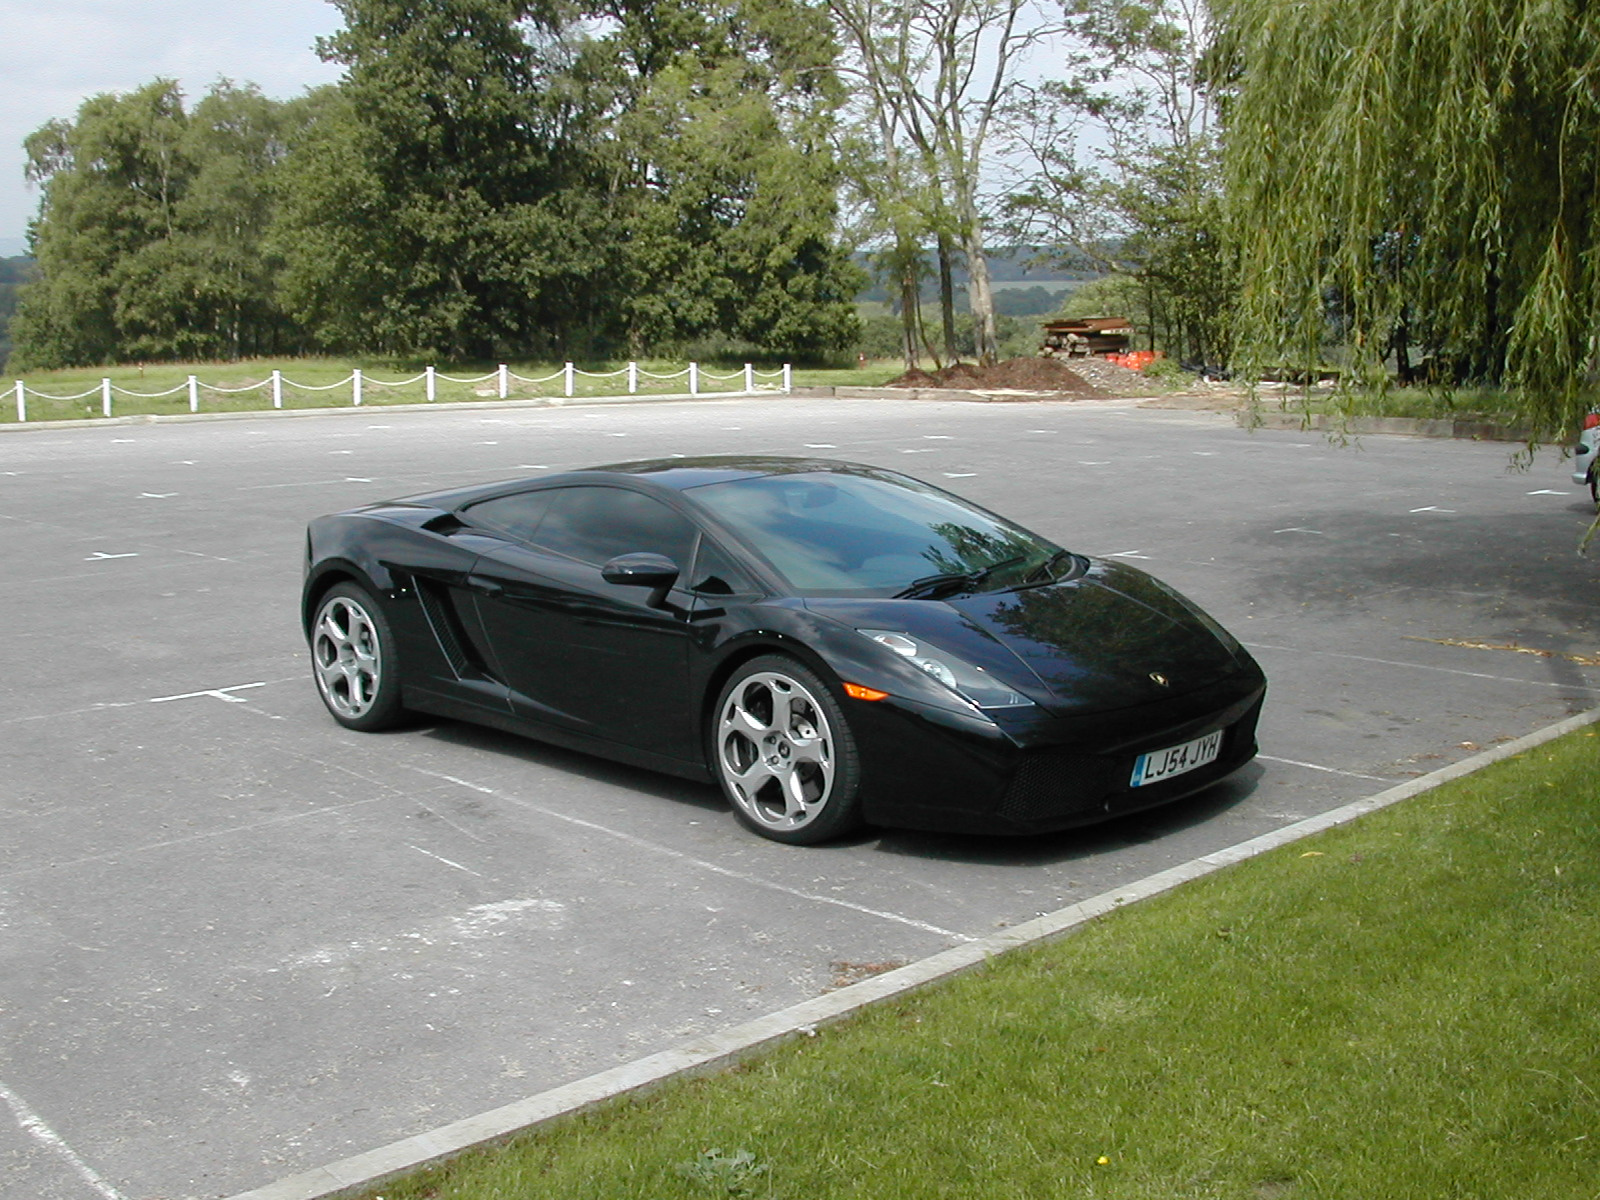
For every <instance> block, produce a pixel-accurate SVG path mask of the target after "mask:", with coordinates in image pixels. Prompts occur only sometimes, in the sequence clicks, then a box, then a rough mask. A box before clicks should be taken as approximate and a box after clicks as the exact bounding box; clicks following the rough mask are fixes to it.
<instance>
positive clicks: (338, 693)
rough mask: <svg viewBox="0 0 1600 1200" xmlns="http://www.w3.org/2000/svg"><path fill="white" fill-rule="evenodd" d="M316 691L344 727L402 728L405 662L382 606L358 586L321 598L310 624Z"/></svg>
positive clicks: (365, 729) (333, 590) (337, 587)
mask: <svg viewBox="0 0 1600 1200" xmlns="http://www.w3.org/2000/svg"><path fill="white" fill-rule="evenodd" d="M311 663H312V669H313V670H314V671H315V672H316V679H317V692H318V694H320V695H321V696H322V703H323V704H325V705H327V707H328V712H330V713H331V714H332V715H333V719H334V720H335V721H337V722H339V724H341V725H343V726H345V727H346V728H349V729H359V730H361V731H362V732H365V733H370V732H374V731H376V730H379V729H387V728H389V727H390V726H392V725H395V724H398V723H399V721H400V719H401V716H402V715H403V714H402V710H401V707H400V662H399V656H398V654H397V653H396V651H395V644H394V634H393V633H392V632H391V631H390V629H389V621H388V619H387V618H386V617H385V616H384V614H383V609H382V608H380V607H379V606H378V602H377V601H376V600H374V599H373V598H372V596H371V595H370V594H369V593H368V592H367V591H366V589H365V588H361V587H357V586H356V585H355V584H353V583H340V584H336V585H335V586H334V587H333V588H331V589H330V590H329V591H328V594H327V595H326V596H324V597H323V598H322V603H321V604H320V605H319V606H318V608H317V619H316V620H315V621H313V622H312V625H311Z"/></svg>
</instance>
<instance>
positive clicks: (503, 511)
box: [461, 491, 555, 542]
mask: <svg viewBox="0 0 1600 1200" xmlns="http://www.w3.org/2000/svg"><path fill="white" fill-rule="evenodd" d="M554 495H555V493H554V492H549V491H544V492H518V493H517V494H516V495H515V496H499V497H496V498H495V499H493V500H484V501H482V502H481V503H478V504H474V505H472V506H470V507H469V508H467V509H465V510H464V511H463V512H462V514H461V515H462V516H464V517H465V518H466V519H467V520H469V521H471V522H472V523H473V524H474V525H481V526H483V527H484V528H485V529H492V530H494V532H496V533H503V534H506V535H507V536H509V537H514V538H516V539H517V540H518V541H522V542H531V541H533V539H534V535H535V533H537V531H538V529H539V522H540V521H542V520H543V519H544V514H545V512H546V511H547V510H548V509H549V507H550V499H551V497H552V496H554Z"/></svg>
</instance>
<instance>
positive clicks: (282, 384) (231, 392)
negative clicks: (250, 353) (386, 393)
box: [13, 362, 794, 422]
mask: <svg viewBox="0 0 1600 1200" xmlns="http://www.w3.org/2000/svg"><path fill="white" fill-rule="evenodd" d="M579 376H582V377H583V378H585V379H622V378H626V380H627V389H628V390H627V393H626V394H627V395H629V396H634V395H637V394H638V393H639V387H640V381H641V380H646V381H655V382H658V383H665V382H670V381H672V380H674V379H684V380H687V387H688V394H689V395H690V396H699V395H701V394H703V391H702V387H703V385H705V384H712V385H715V384H725V383H731V382H734V381H737V382H738V384H739V385H740V386H737V387H735V388H731V389H726V388H717V389H714V390H715V391H716V392H717V393H718V394H721V395H743V394H746V393H755V392H758V391H763V390H765V391H780V392H783V393H785V394H787V393H788V392H790V391H792V390H793V388H794V373H793V368H792V367H791V366H790V364H788V363H784V364H783V366H782V367H781V368H779V369H778V370H776V371H758V370H756V369H755V367H754V366H753V365H752V364H750V363H745V364H744V369H743V370H742V371H733V372H730V373H729V374H727V375H717V374H713V373H712V372H710V371H705V370H702V369H701V367H700V365H699V364H698V363H690V364H689V365H688V366H686V367H685V368H684V369H683V370H681V371H672V372H669V373H668V374H665V375H658V374H655V373H653V372H651V371H646V370H643V369H642V368H641V367H640V366H639V364H638V363H636V362H630V363H629V364H628V365H627V366H625V367H621V368H619V369H617V370H615V371H584V370H580V369H579V368H578V367H577V366H575V365H574V364H572V363H565V364H563V365H562V367H561V369H560V370H559V371H556V372H554V373H552V374H550V375H545V376H541V377H539V378H530V377H529V376H526V375H518V374H517V373H516V372H515V371H513V370H512V369H511V368H510V367H509V366H507V365H506V364H505V363H501V364H500V366H499V367H497V368H496V369H495V370H493V371H490V372H489V373H488V374H487V375H474V376H470V377H467V378H460V377H458V376H454V375H444V374H441V373H440V372H439V371H438V369H437V368H435V367H424V368H423V370H422V373H421V374H420V375H414V376H412V377H411V378H410V379H396V380H386V379H374V378H372V377H371V376H369V375H367V374H366V373H365V372H363V371H361V370H360V369H359V368H358V369H355V370H352V371H351V372H350V374H349V375H347V376H346V377H345V378H343V379H340V380H338V381H337V382H334V383H327V384H309V383H296V382H294V381H293V380H292V379H288V378H286V377H285V376H284V374H283V372H282V371H281V370H274V371H273V372H272V375H271V376H270V377H269V378H267V379H263V380H260V381H258V382H256V383H247V384H245V385H244V386H243V387H222V386H220V385H218V384H212V383H202V382H201V381H200V379H199V378H198V377H197V376H194V375H191V376H189V377H188V379H186V380H185V381H184V382H183V383H180V384H178V385H177V386H176V387H172V388H168V389H167V390H166V391H164V392H136V391H132V390H130V389H128V388H125V387H120V386H118V385H117V384H114V383H112V382H111V380H110V378H109V377H108V378H104V379H102V380H101V381H100V382H99V383H98V384H96V385H95V386H94V387H92V388H90V389H89V390H88V391H85V392H77V393H74V394H73V395H70V396H59V395H56V394H54V393H52V392H43V391H40V390H39V389H38V388H33V387H29V386H28V385H27V384H26V383H24V382H23V381H22V380H20V379H19V380H17V382H16V387H15V388H14V393H13V394H14V399H15V401H16V408H17V420H18V421H19V422H26V421H27V420H28V397H29V396H32V397H34V398H35V399H38V400H51V401H57V402H72V401H77V400H86V399H89V398H91V397H94V396H98V397H99V398H100V415H101V416H103V417H109V416H112V415H113V411H112V410H113V397H114V396H126V397H128V398H130V399H138V400H163V399H166V398H167V397H168V396H177V395H180V394H187V399H188V404H189V411H190V412H192V413H197V412H199V411H200V398H201V393H202V392H211V393H215V394H216V395H219V396H239V395H244V394H245V393H247V392H260V391H263V390H265V391H266V392H267V394H268V395H269V396H270V397H271V402H272V407H273V408H282V407H283V401H284V394H285V391H286V390H288V391H296V392H336V391H340V390H341V389H345V388H348V389H349V393H350V404H351V406H352V407H360V406H361V404H362V403H363V400H364V397H365V390H366V389H368V388H382V389H385V390H392V389H396V388H407V387H415V386H416V385H417V384H419V383H420V384H422V387H423V394H424V395H425V396H426V397H427V403H429V404H432V403H434V402H435V401H436V400H437V398H438V394H439V384H441V383H452V384H457V385H459V386H468V387H476V386H477V385H479V384H484V383H492V384H493V385H494V388H493V391H494V395H495V397H496V398H497V399H500V400H505V399H507V398H508V397H509V396H510V394H511V384H512V383H513V381H514V382H516V383H522V384H527V385H529V386H532V387H539V386H541V385H543V384H547V383H555V382H556V381H558V380H559V381H560V383H561V396H562V398H563V399H570V398H572V397H573V396H575V395H577V388H578V377H579ZM762 380H775V381H776V382H775V383H765V384H764V383H762V382H761V381H762ZM484 394H487V393H484ZM586 398H594V399H604V398H607V397H606V396H605V395H602V394H597V395H595V396H593V397H586ZM611 398H616V397H611Z"/></svg>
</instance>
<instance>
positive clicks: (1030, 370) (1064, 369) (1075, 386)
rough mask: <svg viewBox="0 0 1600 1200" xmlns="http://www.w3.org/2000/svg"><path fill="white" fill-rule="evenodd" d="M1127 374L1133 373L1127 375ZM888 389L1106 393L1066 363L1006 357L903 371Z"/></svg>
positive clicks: (1068, 393)
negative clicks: (981, 363) (977, 363)
mask: <svg viewBox="0 0 1600 1200" xmlns="http://www.w3.org/2000/svg"><path fill="white" fill-rule="evenodd" d="M1129 374H1130V375H1132V374H1136V372H1132V371H1130V372H1129ZM888 386H889V387H903V388H928V387H938V388H959V389H963V390H966V391H1020V392H1053V393H1056V394H1058V395H1068V396H1103V395H1105V394H1106V393H1105V392H1104V391H1102V390H1101V389H1100V388H1097V387H1096V386H1095V385H1094V384H1092V383H1090V382H1089V381H1088V380H1086V379H1085V378H1084V377H1083V376H1082V375H1080V374H1079V373H1078V372H1077V371H1075V370H1073V368H1071V367H1069V366H1067V364H1066V363H1063V362H1059V361H1057V360H1056V359H1053V358H1010V359H1007V360H1006V361H1005V362H1001V363H995V364H994V366H992V367H979V366H974V365H973V364H972V363H965V362H954V363H951V364H950V365H949V366H948V367H944V368H942V369H940V370H938V371H935V372H933V373H932V374H930V373H928V372H927V371H921V370H911V371H907V372H906V373H905V374H904V375H902V376H900V377H899V378H898V379H891V380H890V381H889V383H888Z"/></svg>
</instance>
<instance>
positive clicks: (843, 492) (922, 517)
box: [689, 472, 1059, 595]
mask: <svg viewBox="0 0 1600 1200" xmlns="http://www.w3.org/2000/svg"><path fill="white" fill-rule="evenodd" d="M689 494H690V495H691V496H693V498H694V499H695V500H696V501H697V502H698V503H700V504H703V505H704V506H705V507H706V508H707V509H709V510H710V511H711V512H713V513H715V514H716V516H717V517H719V518H720V519H721V520H723V521H725V522H726V523H727V524H728V525H729V526H730V527H732V528H733V529H734V530H735V531H736V532H737V533H738V534H739V535H740V536H741V537H742V538H743V539H744V540H745V541H746V542H748V543H749V545H750V546H752V547H753V548H754V549H756V550H757V551H759V552H760V553H761V554H762V555H763V556H764V557H765V558H766V559H767V561H768V562H770V563H771V564H772V565H773V566H774V567H776V568H777V570H778V572H779V573H780V574H781V575H783V576H784V577H785V578H786V579H787V580H788V581H789V583H790V585H791V586H792V587H794V588H795V589H796V590H797V591H802V592H814V593H818V594H830V595H892V594H894V593H895V592H898V591H900V590H902V589H904V588H906V587H908V586H910V585H911V583H912V582H913V581H915V580H918V579H923V578H925V577H927V576H929V575H933V574H940V573H945V572H949V573H960V574H969V573H972V572H978V571H982V570H984V569H986V568H989V567H993V566H995V565H996V564H997V563H1002V564H1008V565H1006V566H1005V568H1004V569H1003V570H997V571H995V572H994V576H995V577H994V578H993V579H986V580H985V581H984V582H983V584H982V586H983V587H985V588H989V587H1000V586H1010V585H1013V584H1016V583H1018V582H1019V581H1021V580H1022V579H1024V578H1026V577H1027V576H1028V575H1029V573H1030V572H1034V571H1036V570H1038V569H1039V568H1040V566H1041V565H1042V564H1044V563H1047V562H1048V561H1049V560H1050V559H1051V557H1052V556H1053V555H1055V554H1057V553H1058V551H1059V547H1057V546H1055V545H1053V544H1052V543H1050V542H1047V541H1045V540H1044V539H1043V538H1039V537H1035V536H1034V535H1033V534H1031V533H1028V532H1027V531H1026V530H1023V529H1019V528H1017V527H1016V526H1015V525H1012V524H1010V523H1009V522H1006V521H1002V520H1000V519H999V518H997V517H993V516H990V515H989V514H987V513H983V512H979V511H978V510H976V509H974V508H971V507H969V506H967V505H966V504H964V503H962V502H961V501H960V500H958V499H956V498H955V497H954V496H949V495H946V494H945V493H943V492H940V491H938V490H937V489H935V488H930V487H927V486H926V485H923V484H918V483H916V482H915V481H914V480H909V479H908V480H904V481H899V480H895V481H891V480H888V479H880V478H873V477H870V476H860V475H830V474H824V473H821V472H817V473H807V474H794V475H770V476H764V477H762V478H759V479H739V480H734V481H731V482H728V483H712V484H706V485H704V486H702V487H698V488H693V489H691V491H690V492H689ZM1013 560H1015V561H1013Z"/></svg>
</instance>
